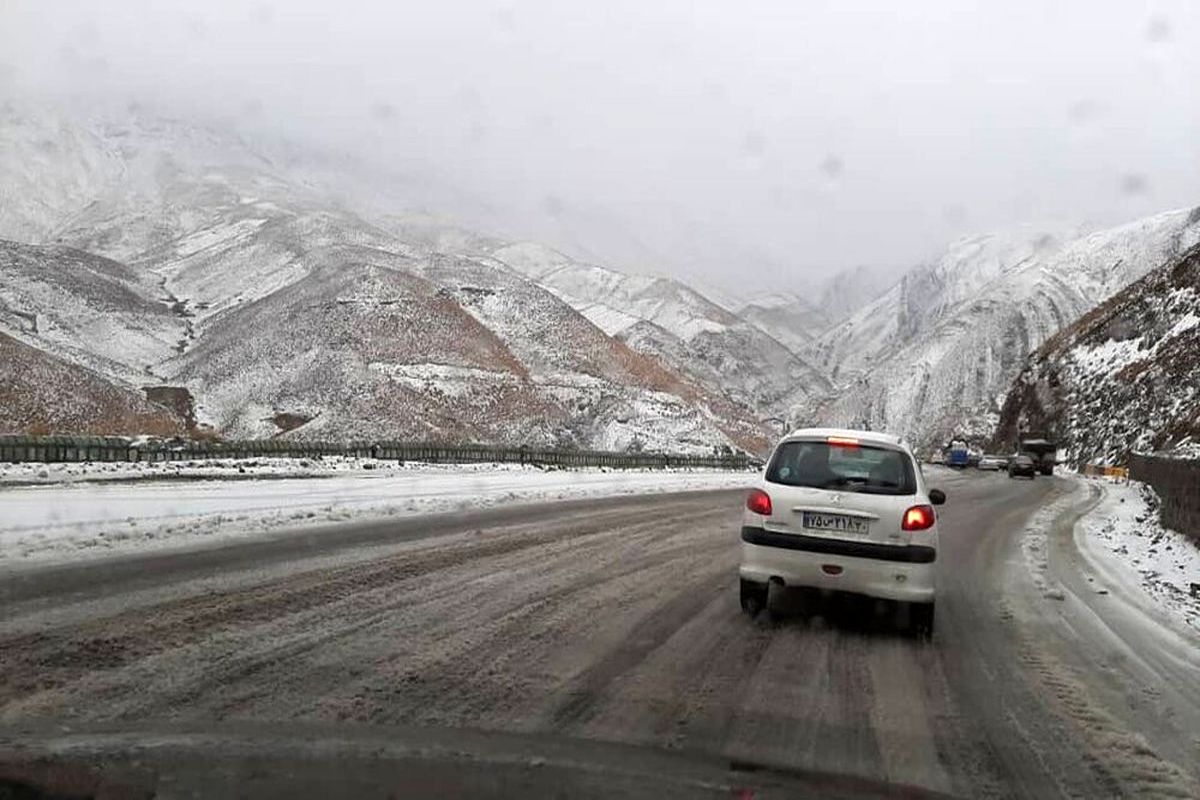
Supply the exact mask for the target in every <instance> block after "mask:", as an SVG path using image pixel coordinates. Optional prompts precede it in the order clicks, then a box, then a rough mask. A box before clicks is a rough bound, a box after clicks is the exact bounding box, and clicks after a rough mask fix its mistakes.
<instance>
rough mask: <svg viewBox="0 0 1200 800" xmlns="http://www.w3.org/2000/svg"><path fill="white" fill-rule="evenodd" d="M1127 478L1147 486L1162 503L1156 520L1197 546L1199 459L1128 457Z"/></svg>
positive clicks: (1199, 532) (1199, 537)
mask: <svg viewBox="0 0 1200 800" xmlns="http://www.w3.org/2000/svg"><path fill="white" fill-rule="evenodd" d="M1129 477H1130V478H1132V479H1133V480H1135V481H1141V482H1142V483H1148V484H1150V485H1151V486H1153V487H1154V491H1155V493H1157V494H1158V496H1159V498H1160V499H1161V500H1162V506H1161V507H1160V508H1159V512H1158V513H1159V519H1160V521H1161V522H1162V524H1163V525H1165V526H1167V527H1168V528H1172V529H1173V530H1177V531H1179V532H1180V533H1182V534H1184V535H1185V536H1187V537H1189V538H1190V539H1192V540H1193V541H1195V542H1196V543H1197V544H1200V459H1181V458H1166V457H1164V456H1145V455H1138V454H1136V453H1135V454H1132V455H1130V457H1129Z"/></svg>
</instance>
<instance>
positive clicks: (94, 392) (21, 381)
mask: <svg viewBox="0 0 1200 800" xmlns="http://www.w3.org/2000/svg"><path fill="white" fill-rule="evenodd" d="M132 431H138V432H140V433H147V434H156V435H160V436H173V435H178V434H181V433H183V422H182V421H181V420H180V419H179V418H177V417H176V416H175V415H174V414H172V413H171V412H170V411H168V410H167V409H165V408H162V407H160V406H157V405H155V404H153V403H151V402H149V401H147V400H146V398H145V397H143V396H142V395H141V394H140V393H139V392H137V391H136V390H131V389H128V388H125V387H123V386H119V385H117V384H115V383H112V382H111V381H109V380H107V379H105V378H104V377H103V376H101V375H99V374H97V373H95V372H93V371H91V370H89V369H86V368H84V367H81V366H79V365H78V364H74V363H71V362H69V361H66V360H64V359H61V358H58V357H56V356H53V355H50V354H49V353H46V352H44V351H42V350H39V349H37V348H35V347H31V346H30V345H27V344H25V343H24V342H21V341H18V340H17V339H14V338H13V337H11V336H8V335H6V334H5V333H3V332H0V433H42V434H45V433H86V434H97V435H104V434H122V433H129V432H132Z"/></svg>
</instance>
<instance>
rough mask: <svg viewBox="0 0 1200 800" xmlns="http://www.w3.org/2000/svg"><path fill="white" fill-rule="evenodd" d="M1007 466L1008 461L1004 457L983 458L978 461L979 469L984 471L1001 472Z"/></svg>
mask: <svg viewBox="0 0 1200 800" xmlns="http://www.w3.org/2000/svg"><path fill="white" fill-rule="evenodd" d="M1007 466H1008V459H1007V458H1005V457H1004V456H983V457H982V458H980V459H979V468H980V469H981V470H985V471H993V472H994V471H997V470H1002V469H1004V468H1005V467H1007Z"/></svg>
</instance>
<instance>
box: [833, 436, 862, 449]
mask: <svg viewBox="0 0 1200 800" xmlns="http://www.w3.org/2000/svg"><path fill="white" fill-rule="evenodd" d="M825 442H826V444H831V445H833V446H834V447H858V439H854V438H852V437H850V436H827V437H825Z"/></svg>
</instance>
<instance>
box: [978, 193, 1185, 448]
mask: <svg viewBox="0 0 1200 800" xmlns="http://www.w3.org/2000/svg"><path fill="white" fill-rule="evenodd" d="M1195 216H1196V217H1197V218H1200V213H1196V214H1195ZM1023 431H1039V432H1048V433H1050V434H1051V435H1053V436H1056V437H1058V438H1059V439H1060V440H1061V441H1062V444H1063V450H1065V451H1066V453H1067V457H1068V458H1069V459H1070V460H1071V461H1072V462H1074V463H1076V464H1083V463H1098V462H1099V463H1106V464H1117V463H1124V461H1125V457H1126V455H1127V454H1128V453H1129V452H1132V451H1138V452H1145V451H1150V450H1158V449H1173V448H1176V447H1179V446H1185V447H1186V446H1188V445H1192V446H1194V443H1196V442H1200V246H1195V247H1193V248H1192V249H1191V250H1189V251H1188V252H1187V253H1185V254H1184V255H1183V256H1181V257H1173V258H1170V259H1168V260H1167V261H1166V262H1165V263H1163V264H1162V265H1161V266H1159V267H1158V268H1157V269H1155V270H1153V271H1152V272H1150V273H1149V274H1148V275H1146V276H1145V277H1143V278H1142V279H1141V280H1138V281H1136V282H1135V283H1133V284H1132V285H1130V286H1129V287H1127V288H1125V289H1123V290H1122V291H1120V292H1118V293H1117V294H1116V295H1114V296H1113V297H1111V298H1110V299H1108V300H1107V301H1106V302H1104V303H1102V304H1101V305H1099V306H1098V307H1096V308H1095V309H1093V310H1091V311H1090V312H1088V313H1087V314H1084V315H1083V316H1082V317H1081V318H1080V319H1079V320H1077V321H1076V322H1074V323H1073V324H1071V325H1070V326H1068V327H1067V328H1064V329H1063V330H1062V331H1060V332H1059V333H1058V334H1057V335H1055V336H1054V337H1052V338H1051V339H1050V340H1049V341H1047V342H1046V343H1045V344H1044V345H1042V346H1041V347H1040V348H1039V349H1038V350H1037V351H1035V352H1034V353H1033V354H1031V355H1030V357H1029V361H1028V363H1027V364H1026V366H1025V368H1024V369H1023V370H1022V371H1021V374H1020V376H1019V377H1018V378H1017V380H1016V382H1015V383H1014V384H1013V387H1012V390H1011V391H1010V392H1009V394H1008V398H1007V400H1006V401H1005V404H1004V409H1003V413H1002V414H1001V419H1000V427H999V430H998V431H997V440H998V441H1000V442H1003V443H1006V444H1009V443H1011V442H1013V441H1015V440H1016V438H1017V436H1018V435H1019V434H1020V433H1021V432H1023Z"/></svg>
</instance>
